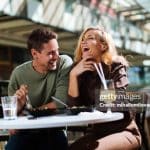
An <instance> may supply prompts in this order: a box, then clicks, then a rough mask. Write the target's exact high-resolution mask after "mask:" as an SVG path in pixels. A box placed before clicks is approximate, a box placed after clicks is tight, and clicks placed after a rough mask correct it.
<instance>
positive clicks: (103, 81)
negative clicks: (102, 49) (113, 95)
mask: <svg viewBox="0 0 150 150" xmlns="http://www.w3.org/2000/svg"><path fill="white" fill-rule="evenodd" d="M94 66H95V68H96V71H97V73H98V75H99V77H100V79H101V81H102V84H103V86H104V89H108V88H107V85H106V80H105V78H104V77H103V76H102V73H100V71H99V69H98V67H97V64H96V63H94Z"/></svg>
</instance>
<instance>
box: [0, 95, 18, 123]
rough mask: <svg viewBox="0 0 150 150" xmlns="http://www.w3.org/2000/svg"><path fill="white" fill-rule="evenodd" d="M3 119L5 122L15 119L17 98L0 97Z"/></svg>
mask: <svg viewBox="0 0 150 150" xmlns="http://www.w3.org/2000/svg"><path fill="white" fill-rule="evenodd" d="M1 103H2V108H3V117H4V119H6V120H12V119H16V118H17V96H4V97H1Z"/></svg>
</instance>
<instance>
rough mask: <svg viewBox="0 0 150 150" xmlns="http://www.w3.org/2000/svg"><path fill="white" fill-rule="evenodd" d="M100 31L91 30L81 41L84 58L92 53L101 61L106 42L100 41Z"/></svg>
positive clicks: (97, 60)
mask: <svg viewBox="0 0 150 150" xmlns="http://www.w3.org/2000/svg"><path fill="white" fill-rule="evenodd" d="M99 32H100V31H99V30H89V31H87V32H86V33H85V34H84V37H83V41H82V42H81V49H82V58H85V57H87V56H89V55H90V56H92V57H93V59H95V60H96V62H100V59H101V54H102V52H103V51H104V49H103V45H104V43H103V42H101V41H100V35H99V34H100V33H99Z"/></svg>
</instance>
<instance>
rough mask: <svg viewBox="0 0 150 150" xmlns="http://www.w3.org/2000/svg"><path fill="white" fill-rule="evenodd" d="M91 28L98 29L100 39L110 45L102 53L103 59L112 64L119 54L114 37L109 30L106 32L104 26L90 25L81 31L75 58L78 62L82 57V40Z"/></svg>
mask: <svg viewBox="0 0 150 150" xmlns="http://www.w3.org/2000/svg"><path fill="white" fill-rule="evenodd" d="M89 30H98V31H99V37H100V41H102V42H104V43H106V45H107V47H108V48H107V49H106V50H105V52H104V53H103V54H102V56H101V61H102V62H104V63H105V64H107V65H111V64H112V61H113V58H116V57H117V56H119V55H118V53H117V50H116V48H115V44H114V42H113V39H112V37H111V36H110V35H109V34H108V33H107V32H105V31H104V29H103V28H100V27H89V28H87V29H85V30H84V31H83V32H82V33H81V35H80V37H79V40H78V43H77V47H76V50H75V58H74V61H75V63H78V62H79V61H80V60H81V59H82V49H81V42H82V41H83V38H84V35H85V33H86V32H87V31H89ZM124 60H125V59H124Z"/></svg>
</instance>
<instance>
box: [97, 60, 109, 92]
mask: <svg viewBox="0 0 150 150" xmlns="http://www.w3.org/2000/svg"><path fill="white" fill-rule="evenodd" d="M98 65H99V68H100V71H101V74H102V77H103V82H104V89H105V90H107V89H108V87H107V84H106V79H105V76H104V71H103V68H102V64H101V63H99V64H98Z"/></svg>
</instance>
